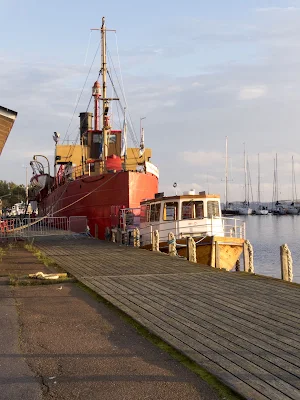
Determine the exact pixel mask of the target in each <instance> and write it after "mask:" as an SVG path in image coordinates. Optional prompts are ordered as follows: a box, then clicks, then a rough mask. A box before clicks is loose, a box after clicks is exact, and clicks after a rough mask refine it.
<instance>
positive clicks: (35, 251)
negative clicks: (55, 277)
mask: <svg viewBox="0 0 300 400" xmlns="http://www.w3.org/2000/svg"><path fill="white" fill-rule="evenodd" d="M24 249H26V250H28V251H30V253H32V254H33V255H34V256H35V257H36V258H37V259H38V260H39V261H40V262H41V263H42V264H44V265H45V266H46V267H48V268H50V269H53V270H55V271H56V272H65V270H64V269H63V268H61V267H60V266H59V265H58V264H57V263H56V262H55V261H53V260H52V259H51V258H49V257H47V256H45V254H43V253H42V252H41V251H40V250H38V249H37V248H36V247H34V246H33V245H32V244H25V245H24Z"/></svg>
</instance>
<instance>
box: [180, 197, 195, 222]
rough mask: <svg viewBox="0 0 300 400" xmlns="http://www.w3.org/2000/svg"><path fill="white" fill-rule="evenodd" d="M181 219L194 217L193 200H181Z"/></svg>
mask: <svg viewBox="0 0 300 400" xmlns="http://www.w3.org/2000/svg"><path fill="white" fill-rule="evenodd" d="M181 216H182V217H181V218H182V219H191V218H194V202H193V201H183V202H182V209H181Z"/></svg>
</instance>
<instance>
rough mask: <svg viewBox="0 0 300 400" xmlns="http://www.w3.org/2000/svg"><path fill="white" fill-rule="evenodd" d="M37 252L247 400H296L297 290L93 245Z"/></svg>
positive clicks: (54, 243)
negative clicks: (54, 262) (49, 258)
mask: <svg viewBox="0 0 300 400" xmlns="http://www.w3.org/2000/svg"><path fill="white" fill-rule="evenodd" d="M37 245H38V247H39V248H40V249H41V250H42V251H43V252H44V253H45V254H47V255H48V256H49V257H51V258H52V259H54V260H55V261H56V262H57V263H58V264H59V265H61V266H62V267H64V268H65V269H66V270H67V271H69V272H70V273H72V274H73V275H74V276H76V277H77V278H78V279H79V280H81V281H82V282H83V283H84V284H86V285H87V286H89V287H90V288H92V289H93V290H94V291H96V292H97V293H99V294H100V295H101V296H103V297H104V298H106V299H107V300H108V301H110V302H111V303H112V304H114V305H115V306H117V307H119V308H120V309H121V310H122V311H124V312H126V313H127V314H129V315H130V316H131V317H132V318H134V319H136V320H137V321H138V322H140V323H141V324H143V325H144V326H145V327H146V328H147V329H149V330H150V331H151V332H153V333H155V334H156V335H157V336H159V337H161V338H162V339H163V340H165V341H166V342H168V343H169V344H171V345H172V346H173V347H175V348H176V349H178V350H179V351H181V352H182V353H184V354H186V355H187V356H188V357H190V358H191V359H193V360H194V361H195V362H197V363H199V364H200V365H201V366H203V367H204V368H206V369H207V370H208V371H210V372H211V373H213V374H214V375H216V376H217V377H218V378H219V379H221V380H222V381H223V382H224V383H225V384H227V385H228V386H230V387H231V388H233V389H234V390H236V391H237V392H239V393H240V394H241V395H243V396H244V397H245V398H248V399H272V400H277V399H278V400H285V399H295V400H298V399H299V400H300V333H299V332H300V329H299V328H300V288H299V286H298V285H292V284H289V283H286V282H282V281H279V280H275V279H270V278H265V277H259V276H255V275H252V274H251V275H248V274H245V273H229V272H225V271H220V270H218V269H215V268H210V267H206V266H203V267H202V266H199V265H195V264H193V263H189V262H187V261H185V260H182V259H177V258H174V257H168V256H166V255H164V254H161V253H153V252H148V251H146V250H139V249H135V248H128V247H121V246H118V245H116V244H112V243H107V242H101V241H97V240H70V239H69V240H65V241H61V240H60V241H58V240H55V239H52V240H45V239H44V240H43V241H40V242H39V241H38V242H37Z"/></svg>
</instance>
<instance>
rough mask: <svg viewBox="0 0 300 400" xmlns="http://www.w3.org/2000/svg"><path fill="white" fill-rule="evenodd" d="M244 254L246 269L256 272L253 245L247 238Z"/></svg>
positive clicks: (246, 270)
mask: <svg viewBox="0 0 300 400" xmlns="http://www.w3.org/2000/svg"><path fill="white" fill-rule="evenodd" d="M243 255H244V271H245V272H250V273H251V274H253V273H254V264H253V247H252V245H251V243H250V242H249V240H245V242H244V244H243Z"/></svg>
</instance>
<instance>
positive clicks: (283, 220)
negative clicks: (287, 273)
mask: <svg viewBox="0 0 300 400" xmlns="http://www.w3.org/2000/svg"><path fill="white" fill-rule="evenodd" d="M239 218H240V219H243V220H244V221H245V222H246V236H247V239H248V240H250V242H251V244H252V246H253V250H254V271H255V272H256V273H257V274H261V275H268V276H273V277H275V278H281V269H280V245H282V244H284V243H287V245H288V246H289V249H290V250H291V253H292V257H293V274H294V279H293V281H294V282H298V283H300V215H278V216H277V215H249V216H241V217H239Z"/></svg>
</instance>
